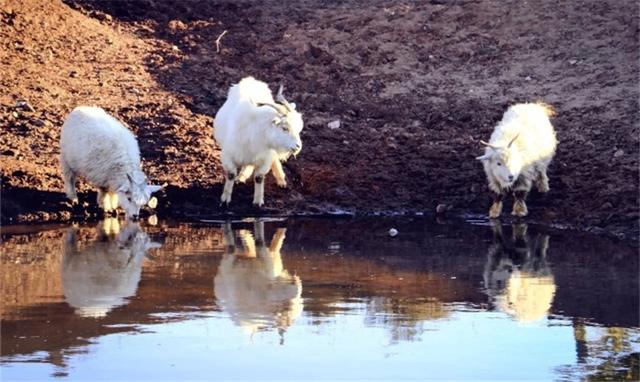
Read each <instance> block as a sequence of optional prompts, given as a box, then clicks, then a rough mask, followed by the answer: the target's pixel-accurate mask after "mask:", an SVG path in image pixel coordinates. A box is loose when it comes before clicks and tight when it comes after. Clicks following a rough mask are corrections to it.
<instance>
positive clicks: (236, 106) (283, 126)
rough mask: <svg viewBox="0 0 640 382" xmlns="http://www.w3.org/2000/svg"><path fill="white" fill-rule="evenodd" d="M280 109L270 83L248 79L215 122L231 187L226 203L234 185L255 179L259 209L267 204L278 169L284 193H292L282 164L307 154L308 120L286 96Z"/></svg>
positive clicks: (225, 194)
mask: <svg viewBox="0 0 640 382" xmlns="http://www.w3.org/2000/svg"><path fill="white" fill-rule="evenodd" d="M276 98H277V100H278V102H277V103H276V102H275V101H274V99H273V96H272V95H271V90H270V89H269V87H268V86H267V84H265V83H264V82H261V81H258V80H256V79H254V78H253V77H246V78H244V79H242V80H241V81H240V83H238V84H236V85H233V86H231V88H230V89H229V93H228V96H227V100H226V101H225V103H224V104H223V105H222V107H221V108H220V110H219V111H218V113H217V114H216V117H215V122H214V137H215V139H216V141H217V142H218V145H219V146H220V148H221V149H222V153H221V161H222V167H223V168H224V171H225V175H226V181H225V185H224V191H223V193H222V197H221V198H220V199H221V202H222V203H227V204H228V203H229V202H231V194H232V192H233V183H234V181H236V180H238V181H241V182H244V181H245V180H246V179H247V178H248V177H249V176H251V174H252V173H253V175H254V180H255V189H254V197H253V204H254V205H257V206H262V205H263V204H264V176H265V175H266V174H267V173H268V172H269V170H271V169H273V176H274V177H275V178H276V181H277V183H278V185H279V186H280V187H286V185H287V182H286V180H285V174H284V171H283V169H282V164H281V163H280V162H281V161H284V160H286V159H287V158H288V157H289V156H290V155H291V154H294V155H296V154H297V153H298V152H300V150H301V148H302V141H301V140H300V132H301V131H302V128H303V122H302V115H301V114H300V113H298V112H297V111H296V105H295V104H294V103H289V102H287V101H286V100H285V99H284V97H283V96H282V87H281V88H280V91H279V92H278V95H277V97H276Z"/></svg>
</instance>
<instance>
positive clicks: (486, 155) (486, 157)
mask: <svg viewBox="0 0 640 382" xmlns="http://www.w3.org/2000/svg"><path fill="white" fill-rule="evenodd" d="M476 159H477V160H489V159H491V154H484V155H481V156H479V157H476Z"/></svg>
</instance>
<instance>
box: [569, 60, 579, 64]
mask: <svg viewBox="0 0 640 382" xmlns="http://www.w3.org/2000/svg"><path fill="white" fill-rule="evenodd" d="M577 63H578V60H569V65H575V64H577Z"/></svg>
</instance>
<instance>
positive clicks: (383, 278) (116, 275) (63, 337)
mask: <svg viewBox="0 0 640 382" xmlns="http://www.w3.org/2000/svg"><path fill="white" fill-rule="evenodd" d="M392 227H393V228H396V229H397V230H398V231H399V234H398V235H397V236H396V237H393V238H391V237H390V236H389V235H388V230H389V229H390V228H392ZM2 239H3V240H2V244H1V245H0V249H1V253H2V255H1V260H2V301H3V305H2V328H1V335H2V337H1V345H2V346H1V355H0V364H1V372H2V380H14V379H50V378H52V379H59V378H64V379H76V380H89V379H123V378H126V379H128V380H134V379H356V378H364V379H390V380H399V379H457V380H460V379H474V380H475V379H485V380H487V379H488V380H496V379H529V380H577V379H590V378H595V379H603V378H612V379H616V380H619V379H638V355H639V353H640V328H639V302H638V301H639V293H638V281H639V280H638V278H639V276H638V256H637V248H636V247H634V246H633V245H631V244H629V243H624V242H622V243H620V242H613V241H610V240H607V239H603V238H598V237H593V236H589V235H584V234H571V233H567V232H555V231H549V230H544V229H539V228H537V227H532V226H527V225H526V224H518V225H513V226H510V225H509V226H507V225H504V226H501V225H500V224H493V225H491V224H485V225H471V224H467V223H461V222H444V223H443V222H440V223H436V222H434V221H431V220H428V219H425V220H411V219H403V220H386V219H376V220H317V219H288V220H282V221H252V220H247V221H244V222H232V223H231V222H230V223H226V224H225V223H220V222H208V223H199V224H184V223H172V222H161V223H160V224H158V225H155V226H152V225H149V224H145V223H142V224H133V223H125V222H123V221H120V222H118V221H117V220H115V219H108V220H105V221H103V222H99V223H97V224H94V225H85V226H75V227H65V226H59V225H58V226H40V227H37V226H31V227H4V228H3V230H2Z"/></svg>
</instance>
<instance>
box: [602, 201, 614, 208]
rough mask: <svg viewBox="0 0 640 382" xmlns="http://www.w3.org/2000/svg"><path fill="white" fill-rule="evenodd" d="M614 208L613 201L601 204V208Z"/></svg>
mask: <svg viewBox="0 0 640 382" xmlns="http://www.w3.org/2000/svg"><path fill="white" fill-rule="evenodd" d="M612 208H613V204H611V202H606V203H604V204H603V205H602V206H600V209H601V210H610V209H612Z"/></svg>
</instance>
